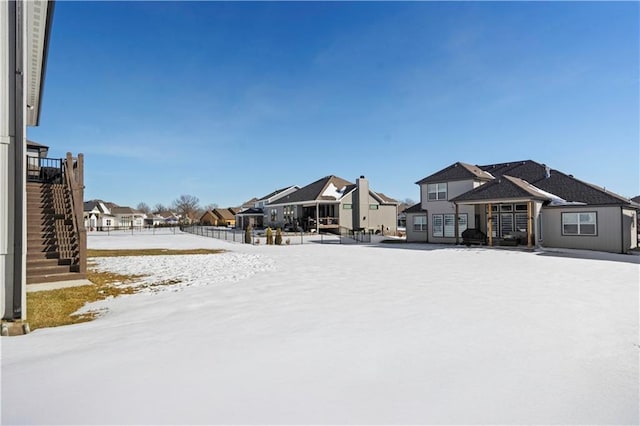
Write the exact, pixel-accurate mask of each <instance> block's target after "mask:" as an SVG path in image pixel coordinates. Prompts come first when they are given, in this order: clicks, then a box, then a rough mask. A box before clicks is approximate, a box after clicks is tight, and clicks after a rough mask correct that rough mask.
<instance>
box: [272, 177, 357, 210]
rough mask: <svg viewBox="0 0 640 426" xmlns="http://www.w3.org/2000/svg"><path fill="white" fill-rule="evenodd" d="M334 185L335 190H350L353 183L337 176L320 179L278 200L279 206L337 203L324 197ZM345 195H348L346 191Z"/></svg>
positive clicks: (328, 197) (332, 198)
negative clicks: (321, 202) (316, 202)
mask: <svg viewBox="0 0 640 426" xmlns="http://www.w3.org/2000/svg"><path fill="white" fill-rule="evenodd" d="M331 184H333V186H334V187H335V188H337V189H338V190H340V189H342V188H348V187H349V186H351V185H353V183H352V182H349V181H348V180H345V179H342V178H340V177H337V176H333V175H330V176H325V177H323V178H321V179H318V180H317V181H315V182H312V183H310V184H309V185H307V186H304V187H302V188H300V189H298V190H297V191H296V192H294V193H292V194H289V195H285V196H284V197H282V198H280V199H278V200H277V204H284V203H299V202H304V201H325V200H326V201H336V198H335V197H332V196H328V195H323V193H324V192H325V190H326V189H327V187H329V185H331ZM344 193H347V191H346V190H345V192H344Z"/></svg>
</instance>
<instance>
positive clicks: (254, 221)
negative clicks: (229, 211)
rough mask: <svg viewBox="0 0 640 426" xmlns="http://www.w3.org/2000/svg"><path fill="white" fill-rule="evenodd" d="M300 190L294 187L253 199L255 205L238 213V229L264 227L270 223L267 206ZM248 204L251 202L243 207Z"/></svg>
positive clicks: (277, 190)
mask: <svg viewBox="0 0 640 426" xmlns="http://www.w3.org/2000/svg"><path fill="white" fill-rule="evenodd" d="M298 189H300V187H299V186H297V185H292V186H287V187H284V188H280V189H276V190H275V191H272V192H270V193H268V194H267V195H265V196H263V197H260V198H252V201H253V204H252V205H251V206H250V207H248V208H243V209H242V210H240V211H239V212H236V227H237V228H240V229H246V228H247V226H249V225H250V226H251V227H253V228H262V227H264V226H265V223H269V220H268V213H267V212H266V211H265V206H267V205H269V204H270V203H273V202H275V201H276V200H278V199H280V198H282V197H284V196H287V195H289V194H291V193H293V192H295V191H297V190H298ZM250 201H251V200H250ZM247 204H249V201H247V202H246V203H245V204H243V207H244V206H245V205H247Z"/></svg>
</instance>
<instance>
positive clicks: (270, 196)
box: [257, 185, 299, 201]
mask: <svg viewBox="0 0 640 426" xmlns="http://www.w3.org/2000/svg"><path fill="white" fill-rule="evenodd" d="M291 188H299V187H298V185H291V186H286V187H284V188H280V189H276V190H275V191H273V192H270V193H268V194H267V195H265V196H264V197H260V198H259V199H258V200H257V201H262V200H269V199H270V198H273V197H275V196H276V195H278V194H280V193H281V192H284V191H286V190H288V189H291Z"/></svg>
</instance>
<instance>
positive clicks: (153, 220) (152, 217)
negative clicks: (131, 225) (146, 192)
mask: <svg viewBox="0 0 640 426" xmlns="http://www.w3.org/2000/svg"><path fill="white" fill-rule="evenodd" d="M164 224H165V218H164V217H162V216H160V215H159V214H157V213H149V214H147V217H145V218H144V226H146V227H155V226H161V225H164Z"/></svg>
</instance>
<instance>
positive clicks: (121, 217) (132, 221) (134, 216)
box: [111, 207, 147, 229]
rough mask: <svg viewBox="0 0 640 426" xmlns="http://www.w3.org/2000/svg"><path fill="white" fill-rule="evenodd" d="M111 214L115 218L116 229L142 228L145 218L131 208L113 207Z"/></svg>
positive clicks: (142, 214)
mask: <svg viewBox="0 0 640 426" xmlns="http://www.w3.org/2000/svg"><path fill="white" fill-rule="evenodd" d="M111 213H112V214H113V215H114V216H115V217H116V228H125V229H127V228H131V227H134V228H138V227H142V226H143V225H144V219H145V217H147V215H145V214H144V213H142V212H141V211H138V210H136V209H133V208H131V207H113V208H112V209H111Z"/></svg>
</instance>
